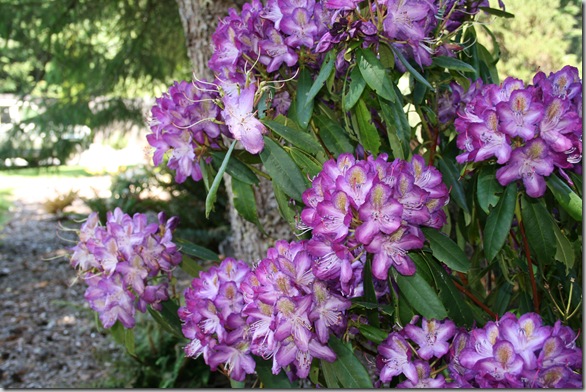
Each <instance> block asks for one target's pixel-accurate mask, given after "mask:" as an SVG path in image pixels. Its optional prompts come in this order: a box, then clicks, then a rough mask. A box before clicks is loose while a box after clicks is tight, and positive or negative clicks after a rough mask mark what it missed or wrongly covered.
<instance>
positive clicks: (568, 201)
mask: <svg viewBox="0 0 586 392" xmlns="http://www.w3.org/2000/svg"><path fill="white" fill-rule="evenodd" d="M546 182H547V187H548V188H549V190H550V191H551V193H553V196H554V197H555V199H556V200H557V201H558V203H560V205H561V206H562V208H563V209H564V210H565V211H566V212H567V213H568V214H569V215H570V216H571V217H572V218H574V219H575V220H577V221H578V222H581V221H582V199H581V198H580V196H578V195H577V194H576V193H575V192H574V191H573V190H572V189H570V187H569V186H568V185H567V184H566V183H565V182H563V181H562V180H561V179H560V178H559V177H558V176H556V175H552V176H549V177H548V178H547V180H546Z"/></svg>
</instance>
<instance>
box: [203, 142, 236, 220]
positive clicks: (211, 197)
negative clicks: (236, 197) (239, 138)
mask: <svg viewBox="0 0 586 392" xmlns="http://www.w3.org/2000/svg"><path fill="white" fill-rule="evenodd" d="M235 145H236V140H234V141H233V142H232V144H231V145H230V148H229V149H228V152H227V153H226V156H225V157H224V161H223V162H222V165H221V166H220V168H219V169H218V173H217V174H216V178H214V182H213V183H212V186H211V187H210V191H209V192H208V196H207V197H206V218H208V217H209V216H210V212H212V207H213V206H214V203H215V202H216V194H217V192H218V188H219V187H220V182H221V181H222V176H223V175H224V172H225V171H226V167H227V166H228V161H229V160H230V155H231V154H232V151H233V150H234V146H235Z"/></svg>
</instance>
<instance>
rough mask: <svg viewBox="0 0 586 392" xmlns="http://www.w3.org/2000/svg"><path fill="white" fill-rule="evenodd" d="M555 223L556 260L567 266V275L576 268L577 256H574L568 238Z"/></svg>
mask: <svg viewBox="0 0 586 392" xmlns="http://www.w3.org/2000/svg"><path fill="white" fill-rule="evenodd" d="M552 223H553V233H554V234H555V240H556V244H557V245H556V252H555V259H556V260H557V261H559V262H560V263H563V264H564V265H565V266H566V273H568V272H569V270H570V269H571V268H572V267H574V262H575V261H576V255H575V254H574V248H573V247H572V243H571V242H570V240H568V238H567V237H566V236H565V235H564V233H562V231H561V230H560V228H559V227H558V225H557V224H556V223H554V222H553V221H552Z"/></svg>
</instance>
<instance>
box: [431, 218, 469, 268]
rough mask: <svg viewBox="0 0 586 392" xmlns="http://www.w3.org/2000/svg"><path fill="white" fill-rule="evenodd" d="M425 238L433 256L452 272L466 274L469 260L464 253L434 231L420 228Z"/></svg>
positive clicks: (448, 239)
mask: <svg viewBox="0 0 586 392" xmlns="http://www.w3.org/2000/svg"><path fill="white" fill-rule="evenodd" d="M422 230H423V233H424V234H425V238H426V239H427V240H428V241H429V245H430V247H431V251H432V253H433V256H434V257H435V258H436V259H438V260H439V261H441V262H443V263H444V264H446V265H447V266H448V267H450V268H451V269H453V270H454V271H459V272H468V270H469V269H470V260H468V258H467V257H466V255H465V254H464V251H463V250H462V249H460V247H459V246H458V245H457V244H456V243H455V242H454V241H452V240H451V239H450V238H449V237H447V236H445V235H443V234H442V233H440V232H439V231H438V230H436V229H432V228H430V227H422Z"/></svg>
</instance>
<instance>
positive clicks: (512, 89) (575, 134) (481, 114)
mask: <svg viewBox="0 0 586 392" xmlns="http://www.w3.org/2000/svg"><path fill="white" fill-rule="evenodd" d="M533 83H534V84H533V85H529V86H525V85H524V83H523V82H522V81H521V80H518V79H514V78H507V79H506V80H505V81H504V82H503V83H502V84H501V85H494V84H490V85H484V86H482V85H479V83H478V82H477V83H476V84H474V85H473V86H474V90H473V93H474V95H473V97H472V98H470V94H469V93H467V94H466V99H468V100H469V102H468V103H467V104H466V106H465V107H464V108H463V109H462V108H461V109H460V110H458V116H459V117H458V118H457V119H456V120H455V122H454V124H455V127H456V131H457V132H458V138H457V144H458V147H459V148H460V149H461V150H463V152H462V153H461V154H460V155H458V156H457V157H456V160H457V161H458V162H459V163H464V162H481V161H486V160H489V159H493V158H495V159H496V162H497V163H498V164H499V165H502V166H501V167H500V168H499V169H498V170H497V174H496V176H497V179H498V181H499V183H500V184H501V185H503V186H505V185H507V184H509V183H511V182H513V181H516V180H522V181H523V185H524V186H525V189H526V191H527V195H529V196H531V197H540V196H542V195H543V194H544V193H545V188H546V185H545V179H544V177H547V176H549V175H551V173H552V172H553V171H554V169H555V168H556V167H557V168H558V171H559V173H560V175H562V176H563V177H564V178H566V180H568V181H569V182H571V181H570V179H569V177H568V176H567V174H566V173H565V172H564V170H573V171H576V172H577V173H581V165H580V163H581V161H582V82H581V80H580V78H579V76H578V70H577V69H576V68H574V67H570V66H565V67H564V68H562V69H561V70H560V71H558V72H555V73H551V74H550V75H549V76H546V75H545V74H544V73H543V72H539V73H537V74H536V75H535V77H534V78H533ZM458 94H459V93H458Z"/></svg>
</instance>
